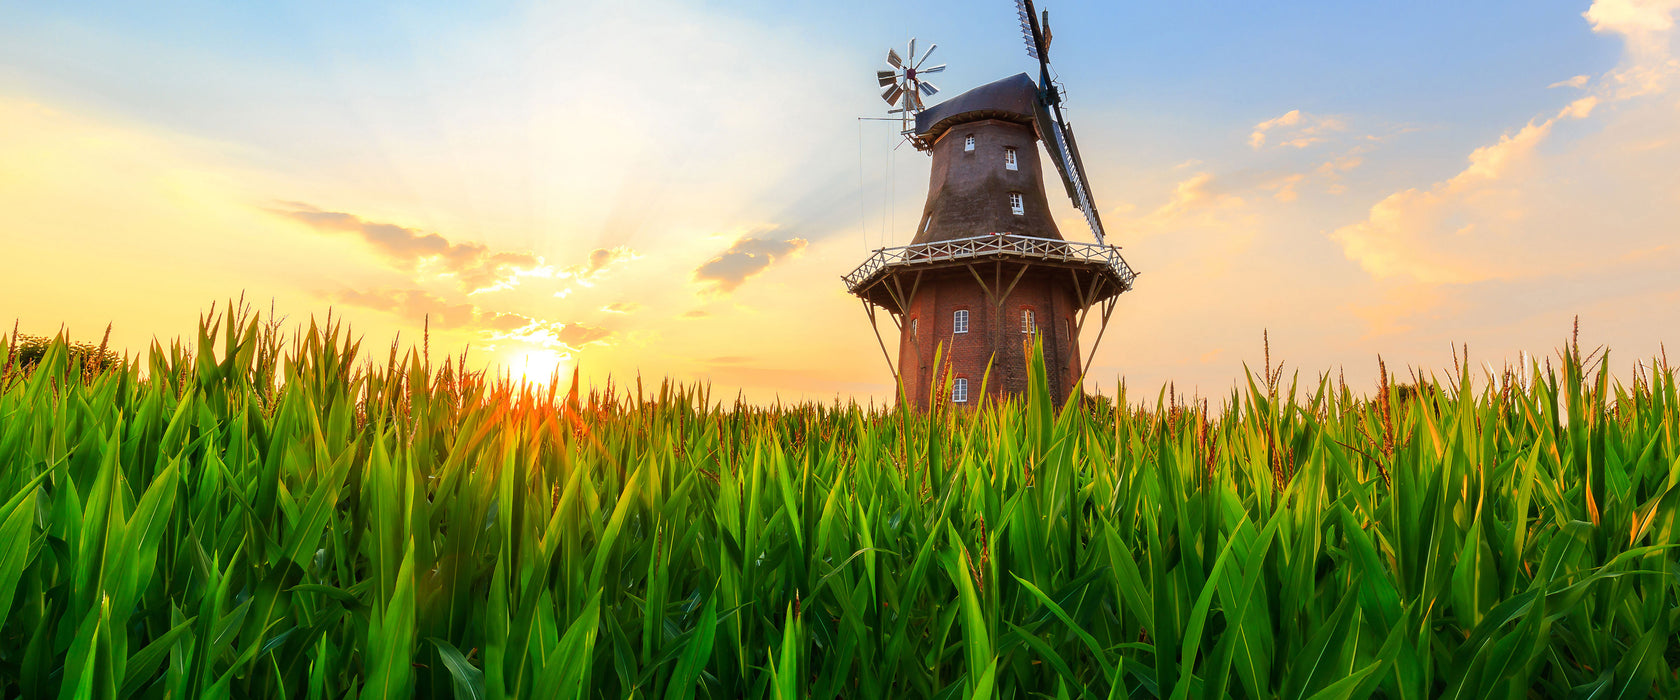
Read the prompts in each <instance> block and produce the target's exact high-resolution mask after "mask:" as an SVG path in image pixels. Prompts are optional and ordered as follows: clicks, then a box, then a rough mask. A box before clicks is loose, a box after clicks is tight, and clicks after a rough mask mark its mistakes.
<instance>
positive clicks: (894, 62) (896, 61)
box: [887, 49, 904, 68]
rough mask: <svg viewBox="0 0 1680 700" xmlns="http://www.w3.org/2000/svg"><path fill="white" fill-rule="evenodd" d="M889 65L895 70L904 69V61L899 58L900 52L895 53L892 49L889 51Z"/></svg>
mask: <svg viewBox="0 0 1680 700" xmlns="http://www.w3.org/2000/svg"><path fill="white" fill-rule="evenodd" d="M887 65H889V66H892V67H894V68H903V67H904V59H902V58H899V57H898V52H897V51H894V50H892V49H887Z"/></svg>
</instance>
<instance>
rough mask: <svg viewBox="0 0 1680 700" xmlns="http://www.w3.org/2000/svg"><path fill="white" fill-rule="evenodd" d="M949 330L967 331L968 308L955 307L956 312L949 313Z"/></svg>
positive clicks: (954, 331) (955, 331) (953, 331)
mask: <svg viewBox="0 0 1680 700" xmlns="http://www.w3.org/2000/svg"><path fill="white" fill-rule="evenodd" d="M951 332H952V333H967V332H968V309H957V312H956V313H954V314H951Z"/></svg>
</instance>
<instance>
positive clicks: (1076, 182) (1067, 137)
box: [1056, 122, 1104, 243]
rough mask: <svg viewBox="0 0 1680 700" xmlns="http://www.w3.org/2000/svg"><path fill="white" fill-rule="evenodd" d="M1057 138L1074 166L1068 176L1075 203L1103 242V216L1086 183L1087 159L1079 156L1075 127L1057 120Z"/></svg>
mask: <svg viewBox="0 0 1680 700" xmlns="http://www.w3.org/2000/svg"><path fill="white" fill-rule="evenodd" d="M1056 139H1057V141H1059V142H1060V146H1061V150H1062V152H1063V153H1064V154H1066V157H1067V163H1068V165H1069V166H1072V167H1070V168H1069V169H1068V172H1067V175H1066V177H1067V179H1068V180H1069V181H1070V182H1071V183H1072V185H1073V187H1072V188H1071V189H1072V190H1073V191H1074V193H1075V196H1074V197H1073V204H1074V206H1076V207H1079V211H1082V212H1084V213H1085V223H1087V224H1090V226H1091V235H1094V236H1096V237H1097V242H1098V243H1103V242H1104V241H1103V225H1102V217H1101V216H1098V215H1097V203H1096V201H1094V200H1093V199H1092V198H1091V188H1090V186H1089V185H1087V184H1086V183H1087V182H1089V180H1088V179H1087V178H1086V177H1085V161H1083V160H1081V159H1080V158H1079V142H1078V141H1075V140H1074V139H1073V127H1070V126H1068V125H1067V124H1064V123H1062V122H1056Z"/></svg>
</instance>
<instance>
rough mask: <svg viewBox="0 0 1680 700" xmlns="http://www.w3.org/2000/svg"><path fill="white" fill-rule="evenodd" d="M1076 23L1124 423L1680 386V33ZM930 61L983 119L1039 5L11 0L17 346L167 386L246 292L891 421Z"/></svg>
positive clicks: (1622, 11) (367, 330) (1490, 10)
mask: <svg viewBox="0 0 1680 700" xmlns="http://www.w3.org/2000/svg"><path fill="white" fill-rule="evenodd" d="M1040 7H1041V8H1044V9H1048V10H1050V13H1051V27H1052V30H1053V32H1054V36H1055V42H1054V46H1053V48H1052V50H1051V59H1052V65H1053V68H1054V69H1055V71H1056V73H1057V76H1058V78H1059V80H1061V82H1062V84H1063V86H1064V88H1065V90H1066V95H1067V97H1066V100H1067V101H1066V105H1065V108H1066V114H1067V117H1068V120H1069V123H1070V124H1071V126H1072V127H1073V129H1074V130H1075V131H1076V132H1077V133H1078V135H1079V140H1080V148H1081V152H1082V155H1083V157H1084V160H1085V164H1086V168H1087V170H1088V175H1089V179H1090V182H1091V185H1092V190H1093V193H1094V198H1095V200H1096V202H1097V203H1098V206H1099V208H1100V210H1101V213H1102V216H1103V219H1104V222H1105V224H1106V225H1107V228H1108V230H1109V242H1111V243H1114V244H1117V245H1120V246H1123V248H1124V254H1125V255H1126V257H1127V260H1128V261H1129V262H1130V264H1131V265H1132V267H1133V268H1135V269H1137V270H1138V271H1140V273H1141V276H1140V277H1139V278H1138V280H1137V285H1136V288H1135V289H1134V291H1132V292H1130V293H1128V294H1126V295H1124V296H1123V297H1122V298H1121V302H1120V304H1119V307H1118V309H1117V311H1116V312H1115V314H1114V318H1113V321H1112V323H1111V326H1110V329H1109V331H1108V333H1107V334H1106V335H1105V336H1104V338H1103V341H1102V344H1101V346H1100V348H1099V350H1098V352H1097V354H1096V356H1095V360H1094V362H1093V363H1092V367H1091V369H1090V373H1089V375H1088V378H1087V388H1088V390H1093V391H1102V392H1105V393H1112V392H1113V391H1114V387H1115V385H1116V384H1117V383H1118V382H1120V381H1122V380H1124V381H1125V382H1126V384H1127V386H1128V387H1129V388H1130V390H1131V391H1133V392H1138V391H1142V392H1144V393H1147V394H1149V395H1153V393H1154V392H1155V391H1156V390H1157V389H1158V388H1159V387H1161V386H1163V385H1170V386H1172V387H1173V388H1174V390H1175V391H1177V392H1178V393H1182V394H1187V395H1196V394H1199V395H1202V396H1212V397H1214V398H1215V400H1218V398H1219V397H1222V396H1224V395H1226V394H1227V393H1228V392H1229V391H1230V389H1231V387H1232V386H1234V385H1235V384H1237V383H1240V382H1242V381H1243V379H1242V378H1243V376H1244V372H1245V367H1259V366H1260V365H1262V364H1264V363H1265V356H1266V344H1265V343H1263V341H1262V337H1263V334H1264V337H1265V338H1267V339H1268V340H1269V346H1270V357H1271V359H1272V361H1273V362H1278V361H1282V362H1284V363H1286V366H1287V367H1289V368H1291V369H1292V370H1298V371H1300V372H1301V373H1302V375H1303V377H1304V378H1305V379H1308V380H1311V379H1313V378H1314V377H1315V376H1317V375H1318V374H1319V373H1331V374H1342V375H1345V377H1346V378H1347V381H1348V382H1349V383H1350V384H1355V385H1364V384H1370V383H1372V382H1374V381H1375V377H1376V375H1377V357H1378V356H1379V355H1381V356H1382V357H1383V358H1384V360H1385V361H1386V363H1387V365H1388V366H1389V367H1390V368H1400V367H1421V368H1425V369H1433V370H1439V369H1440V368H1444V367H1451V366H1452V364H1453V361H1454V360H1453V356H1454V348H1461V347H1465V346H1468V348H1469V352H1470V355H1471V358H1472V361H1473V362H1474V363H1475V364H1476V365H1477V366H1482V365H1484V364H1485V363H1491V364H1492V365H1494V366H1499V365H1501V364H1503V363H1505V362H1507V361H1515V360H1518V359H1519V358H1520V357H1522V353H1525V352H1526V353H1529V354H1530V355H1536V356H1543V355H1546V354H1549V353H1551V352H1553V351H1554V350H1555V349H1556V348H1558V347H1560V345H1561V344H1562V342H1563V341H1564V340H1565V339H1566V338H1568V336H1569V335H1570V332H1571V326H1572V322H1573V320H1574V318H1575V317H1577V316H1578V317H1579V318H1580V326H1581V343H1582V345H1584V346H1587V347H1596V346H1598V345H1607V346H1609V347H1610V348H1612V349H1613V350H1614V351H1615V354H1614V355H1613V356H1612V362H1613V365H1614V366H1615V367H1616V368H1618V371H1621V370H1622V369H1624V368H1631V367H1633V366H1634V363H1636V362H1638V361H1640V360H1642V359H1646V360H1648V359H1649V358H1652V357H1654V356H1657V355H1660V354H1661V353H1662V352H1663V351H1664V347H1665V345H1664V344H1665V342H1666V343H1672V344H1676V345H1677V349H1676V353H1677V356H1680V332H1677V330H1676V329H1680V39H1677V38H1676V37H1677V35H1680V31H1677V30H1676V28H1675V22H1676V21H1677V20H1680V0H1597V1H1596V2H1558V1H1554V0H1522V1H1519V2H1476V3H1463V2H1408V3H1386V4H1381V5H1379V4H1377V3H1344V2H1303V3H1235V2H1230V3H1214V2H1191V3H1134V2H1072V1H1066V0H1046V1H1045V2H1043V3H1041V4H1040ZM911 37H917V38H918V42H919V44H920V45H922V46H925V45H927V44H928V43H930V42H931V43H937V44H938V49H937V50H936V52H935V54H934V62H945V63H948V64H949V66H950V67H949V69H948V70H946V71H945V72H944V73H941V74H939V75H938V76H935V82H937V83H938V84H939V86H940V87H941V88H942V89H943V90H944V92H943V93H942V95H941V97H943V96H944V95H954V94H957V93H960V92H961V91H962V90H965V89H968V88H970V87H974V86H977V85H981V84H984V83H987V82H990V81H992V80H995V79H997V78H1001V77H1005V76H1008V75H1012V74H1014V73H1017V72H1022V71H1031V70H1033V69H1034V67H1035V63H1034V62H1033V61H1032V59H1030V58H1028V57H1027V56H1026V54H1025V51H1024V49H1023V48H1022V42H1021V39H1020V36H1019V30H1018V28H1017V26H1016V18H1015V11H1014V7H1013V3H1012V2H1009V1H1008V0H988V1H987V2H956V1H949V2H946V1H936V0H927V1H924V2H918V3H889V2H847V3H828V4H816V3H785V2H759V1H756V0H753V1H746V2H715V1H714V2H707V1H693V2H685V1H682V0H629V1H625V2H613V3H538V4H507V3H488V2H487V3H400V4H396V3H393V4H362V3H354V4H352V3H267V4H256V5H253V4H250V3H157V4H155V5H154V4H146V5H144V6H137V5H135V4H133V3H101V2H88V3H6V4H0V269H4V270H5V272H4V274H0V320H12V321H14V322H15V324H16V325H17V327H18V328H19V329H20V330H21V331H22V332H23V333H25V334H35V335H50V334H53V333H56V332H58V331H60V329H63V330H65V331H66V332H68V333H69V334H70V335H71V336H72V337H73V338H75V339H78V340H92V341H97V340H98V338H99V337H100V335H101V334H102V333H103V332H104V329H105V328H106V326H107V324H110V325H111V326H112V345H113V346H114V347H117V348H119V349H123V350H127V351H131V352H142V351H144V350H145V349H146V348H147V347H149V345H150V344H151V343H152V342H153V341H154V339H155V340H158V341H161V342H164V343H165V344H167V343H168V342H169V341H170V340H172V339H174V338H177V337H180V336H184V335H188V334H191V333H193V332H194V328H195V324H196V322H197V319H198V318H199V315H200V314H202V313H204V312H205V311H207V310H208V309H210V307H211V304H212V303H216V302H222V303H225V300H227V299H229V298H238V297H240V296H241V295H243V297H244V298H245V299H246V301H248V302H251V303H252V304H253V306H255V307H257V308H258V309H259V310H261V311H263V312H264V313H267V312H268V311H269V310H270V309H272V310H273V312H274V313H275V315H277V316H279V317H283V318H284V319H285V320H286V322H287V323H288V324H297V323H299V322H306V321H307V320H308V319H310V318H317V319H319V318H324V317H325V315H326V314H327V312H328V311H329V309H330V310H331V311H332V313H333V315H334V317H335V318H341V319H343V320H345V321H346V322H347V323H349V324H351V326H352V328H353V329H354V330H355V332H356V333H357V334H359V335H360V336H362V337H363V338H364V339H365V340H364V347H381V346H383V345H386V344H389V343H390V342H392V340H393V339H400V340H401V342H402V343H404V344H409V343H416V342H418V341H419V338H420V335H421V329H422V327H423V325H425V324H428V323H429V328H430V347H431V348H432V351H433V352H434V353H437V354H442V353H445V352H448V353H451V354H454V353H458V352H460V351H461V350H462V349H468V348H470V349H469V350H468V357H469V362H470V363H472V364H474V365H475V366H479V367H486V368H491V369H492V370H493V371H496V372H507V373H511V374H513V375H524V376H529V377H532V378H533V379H535V380H538V381H542V380H546V378H547V377H549V376H550V375H552V374H554V373H559V374H561V375H569V374H570V373H571V372H572V371H573V369H574V368H576V369H577V370H578V371H579V372H580V374H581V375H582V376H583V377H584V378H585V381H587V382H590V383H593V384H596V385H599V384H601V383H603V382H605V381H606V380H607V378H608V377H611V378H612V379H613V381H615V382H616V383H617V384H619V385H620V386H623V385H626V384H629V383H633V382H634V381H635V378H636V377H637V376H640V377H642V379H643V381H644V382H657V381H658V380H660V379H662V378H667V377H669V378H671V379H673V380H676V381H681V382H695V381H704V382H710V383H711V385H712V392H713V395H714V397H718V396H735V395H739V396H743V397H745V398H746V399H748V400H751V401H756V402H771V401H778V400H779V401H784V402H792V401H804V400H815V401H832V400H835V399H836V398H839V399H841V400H845V399H848V398H856V399H858V400H860V401H869V400H875V401H877V402H879V401H881V400H885V399H887V398H888V397H890V395H891V393H892V391H891V387H892V377H891V374H890V372H889V370H888V368H887V365H886V362H885V361H884V360H883V358H882V357H881V353H880V350H879V349H878V348H877V347H876V340H875V337H874V335H873V333H872V332H871V331H870V329H869V325H868V321H867V319H866V317H865V315H864V313H863V308H862V306H861V304H860V303H859V302H858V300H857V299H855V298H853V297H850V296H848V295H847V294H846V291H845V288H844V285H843V284H842V283H841V281H840V276H841V275H842V274H845V273H847V272H849V271H850V270H851V269H852V268H854V267H855V266H857V265H858V264H860V263H861V262H862V261H863V260H864V259H865V258H866V257H867V256H868V254H869V251H871V250H872V249H874V248H877V247H881V246H890V245H902V244H905V243H907V242H908V241H909V238H910V236H911V233H912V232H911V230H910V228H911V227H913V225H914V223H915V221H916V218H917V216H918V215H919V213H920V210H921V206H922V203H923V200H924V197H925V196H926V190H927V178H928V169H929V162H928V158H927V156H926V155H924V154H921V153H919V152H917V151H915V150H914V149H912V148H910V147H908V146H901V145H900V144H901V139H900V137H899V136H898V134H897V133H896V125H895V124H891V123H888V122H882V121H866V120H860V119H859V118H860V117H882V116H886V115H885V111H886V109H887V105H886V104H885V103H883V102H881V100H880V98H879V97H878V96H877V92H876V86H875V81H874V76H873V71H875V70H876V69H878V68H883V67H884V65H883V63H882V61H883V58H884V56H885V53H886V50H887V49H888V48H891V47H899V48H900V50H901V51H902V47H903V46H904V44H905V42H906V41H907V40H908V39H909V38H911ZM1051 177H1054V176H1053V175H1051ZM1052 184H1054V183H1052ZM1049 191H1050V192H1051V193H1053V194H1055V193H1059V191H1060V189H1059V188H1057V187H1052V188H1050V189H1049ZM1052 204H1053V206H1056V207H1057V209H1058V211H1057V212H1056V216H1057V219H1058V222H1059V223H1060V226H1061V229H1062V231H1063V234H1064V235H1065V236H1068V237H1069V238H1072V239H1075V240H1089V238H1090V234H1089V232H1088V230H1087V229H1086V228H1085V226H1084V224H1083V219H1082V217H1081V216H1080V214H1079V213H1078V212H1077V211H1076V210H1074V209H1073V208H1072V207H1071V205H1069V204H1068V203H1067V202H1066V199H1065V198H1063V197H1060V196H1056V197H1053V202H1052ZM218 308H220V306H218ZM428 319H429V320H428ZM1084 336H1085V337H1084V342H1085V347H1089V344H1090V342H1091V341H1092V340H1093V339H1094V337H1095V330H1094V329H1087V330H1086V331H1085V334H1084ZM887 337H888V341H889V343H890V342H891V340H892V338H891V336H890V335H888V336H887Z"/></svg>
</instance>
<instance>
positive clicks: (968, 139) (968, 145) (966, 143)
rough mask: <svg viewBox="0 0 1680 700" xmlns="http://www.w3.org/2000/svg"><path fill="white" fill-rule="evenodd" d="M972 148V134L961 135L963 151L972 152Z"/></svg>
mask: <svg viewBox="0 0 1680 700" xmlns="http://www.w3.org/2000/svg"><path fill="white" fill-rule="evenodd" d="M973 150H974V135H973V134H969V135H968V136H964V137H963V152H964V153H968V152H972V151H973Z"/></svg>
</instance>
